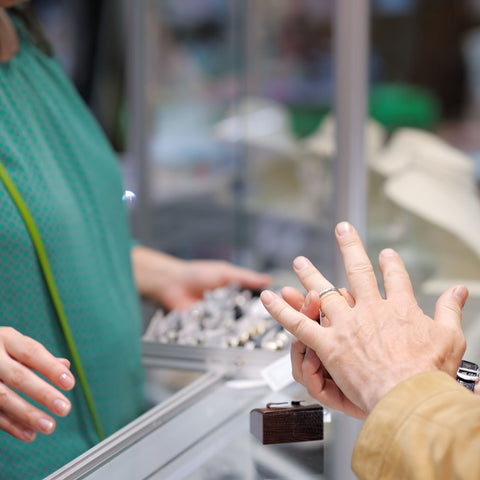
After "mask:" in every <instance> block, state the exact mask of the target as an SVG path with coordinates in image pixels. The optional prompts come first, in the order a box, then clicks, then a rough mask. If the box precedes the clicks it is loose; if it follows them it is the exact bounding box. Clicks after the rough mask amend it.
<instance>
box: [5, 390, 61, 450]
mask: <svg viewBox="0 0 480 480" xmlns="http://www.w3.org/2000/svg"><path fill="white" fill-rule="evenodd" d="M0 412H1V415H2V419H3V423H4V424H6V425H9V428H10V429H13V430H15V431H16V433H15V436H16V437H17V438H18V435H23V436H32V435H31V434H28V435H25V433H21V432H20V430H21V431H22V432H24V431H25V430H26V431H27V432H30V431H32V430H33V431H35V430H36V431H39V432H41V433H44V434H49V433H52V432H53V431H54V430H55V420H54V419H53V418H52V417H50V416H49V415H47V414H46V413H44V412H42V411H41V410H39V409H38V408H36V407H35V406H33V405H31V404H30V403H28V402H27V401H26V400H25V399H23V398H22V397H20V395H18V394H17V393H16V392H14V391H13V390H12V389H10V388H9V387H8V386H7V385H5V383H0ZM67 413H68V412H67ZM21 426H23V427H21ZM19 432H20V433H19ZM27 441H28V439H27Z"/></svg>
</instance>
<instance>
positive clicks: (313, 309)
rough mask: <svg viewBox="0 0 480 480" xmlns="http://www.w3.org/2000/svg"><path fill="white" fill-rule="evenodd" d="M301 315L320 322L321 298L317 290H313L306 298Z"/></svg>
mask: <svg viewBox="0 0 480 480" xmlns="http://www.w3.org/2000/svg"><path fill="white" fill-rule="evenodd" d="M300 313H303V314H304V315H306V316H307V317H308V318H311V319H312V320H318V318H319V316H320V297H319V296H318V293H317V292H316V291H315V290H311V291H310V292H308V293H307V296H306V297H305V302H304V303H303V305H302V307H301V308H300Z"/></svg>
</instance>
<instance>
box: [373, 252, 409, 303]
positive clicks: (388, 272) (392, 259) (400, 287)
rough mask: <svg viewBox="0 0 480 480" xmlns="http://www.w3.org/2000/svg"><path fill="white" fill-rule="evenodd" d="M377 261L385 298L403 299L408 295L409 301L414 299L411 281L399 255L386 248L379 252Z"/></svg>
mask: <svg viewBox="0 0 480 480" xmlns="http://www.w3.org/2000/svg"><path fill="white" fill-rule="evenodd" d="M378 263H379V266H380V270H381V272H382V277H383V287H384V289H385V298H397V299H398V300H400V301H405V299H406V298H407V297H408V299H409V300H410V301H412V300H413V301H415V294H414V293H413V287H412V282H411V281H410V276H409V275H408V272H407V269H406V268H405V264H404V263H403V261H402V259H401V258H400V255H398V253H397V252H395V251H394V250H392V249H391V248H386V249H384V250H382V252H381V253H380V256H379V259H378Z"/></svg>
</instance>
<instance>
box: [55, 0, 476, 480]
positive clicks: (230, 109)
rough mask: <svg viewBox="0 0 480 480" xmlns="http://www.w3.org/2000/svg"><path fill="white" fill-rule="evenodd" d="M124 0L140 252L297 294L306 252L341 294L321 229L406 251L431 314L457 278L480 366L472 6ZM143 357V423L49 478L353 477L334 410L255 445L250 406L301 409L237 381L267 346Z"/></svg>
mask: <svg viewBox="0 0 480 480" xmlns="http://www.w3.org/2000/svg"><path fill="white" fill-rule="evenodd" d="M127 3H128V10H127V11H128V15H127V24H128V32H129V37H128V38H129V42H128V47H129V52H128V54H129V55H128V57H129V61H128V66H129V68H128V75H129V92H128V96H129V100H130V101H129V112H130V121H129V127H130V141H129V149H128V152H127V155H126V158H125V162H124V164H123V166H124V170H125V179H126V186H127V188H129V189H131V190H132V191H134V192H135V194H136V197H137V201H136V203H135V205H134V206H133V209H132V212H131V215H132V216H131V220H132V226H133V229H134V232H135V234H136V236H137V237H138V239H139V240H140V241H142V242H143V243H145V244H147V245H151V246H154V247H158V248H160V249H162V250H164V251H166V252H169V253H172V254H174V255H178V256H180V257H181V258H185V259H190V258H200V257H201V258H217V259H226V260H229V261H233V262H235V263H238V264H241V265H244V266H247V267H251V268H254V269H257V270H262V271H267V272H269V273H271V274H272V275H273V278H274V282H275V285H276V286H283V285H285V284H291V285H294V286H298V285H297V282H296V279H295V278H294V277H293V275H292V273H291V262H292V260H293V258H294V257H295V256H297V255H306V256H308V257H309V258H310V259H311V260H312V261H313V262H314V263H315V264H316V265H317V266H318V267H319V268H320V269H321V271H322V272H323V273H324V274H325V275H326V276H327V277H329V278H330V279H332V280H333V281H334V282H335V283H336V284H338V285H341V284H342V283H343V282H344V280H343V275H342V271H341V268H340V266H339V265H340V264H339V261H338V255H337V253H336V246H335V244H334V239H333V228H334V225H335V223H336V222H337V221H338V220H343V219H348V220H350V221H351V222H352V223H354V224H355V225H356V227H357V229H358V230H359V231H360V232H361V234H362V237H363V238H364V240H365V242H366V245H367V249H368V251H369V254H370V256H371V258H372V260H373V262H374V263H375V259H376V258H377V256H378V253H379V252H380V250H381V249H382V248H384V247H387V246H388V247H393V248H395V249H396V250H397V251H399V253H400V254H401V255H402V258H403V259H404V261H405V263H406V266H407V269H408V270H409V272H410V274H411V278H412V281H413V283H414V286H415V291H416V292H417V299H418V302H419V304H420V305H421V306H422V308H423V309H424V310H425V312H426V313H427V314H429V315H433V310H434V304H435V300H436V298H437V297H438V296H439V294H440V293H441V292H442V291H443V290H444V289H446V288H447V287H448V286H451V285H453V284H456V283H465V284H467V286H468V287H469V290H470V299H469V301H468V302H467V305H466V307H465V312H464V318H463V326H464V328H465V332H466V336H467V353H466V358H469V359H470V360H472V361H477V362H479V361H480V329H479V327H478V325H480V322H478V321H477V320H478V319H479V318H478V311H479V308H478V307H479V305H480V247H479V245H480V243H479V242H478V238H480V224H479V223H478V222H480V211H479V210H480V204H479V201H480V200H479V196H478V180H479V171H480V170H479V168H478V162H479V161H480V160H479V158H480V157H479V152H480V144H479V143H478V142H479V140H478V139H479V138H480V136H479V135H478V132H479V131H480V130H479V129H478V118H479V117H478V115H479V111H480V110H479V105H480V99H479V95H478V91H477V90H478V89H477V88H476V85H478V83H479V82H478V81H477V80H476V79H477V77H478V65H480V57H479V53H478V52H479V48H478V46H479V45H480V42H479V40H478V39H479V38H480V36H479V34H478V31H477V29H478V24H479V23H480V21H479V19H480V14H479V13H478V10H479V7H478V2H475V1H458V0H452V1H447V0H445V1H444V0H442V1H437V2H429V1H422V0H395V1H394V0H371V1H370V2H369V1H367V0H365V1H356V2H351V1H350V0H336V1H334V0H313V1H309V0H302V1H291V0H262V1H254V0H225V1H224V0H182V1H181V2H180V1H178V0H177V1H175V0H142V1H131V2H127ZM465 19H468V22H466V20H465ZM368 40H369V41H370V43H368ZM447 45H450V46H451V48H446V46H447ZM447 53H448V55H447ZM447 57H448V61H447ZM455 85H457V87H455ZM378 278H379V279H380V275H378ZM144 347H145V361H146V366H147V371H148V375H147V378H148V380H149V382H148V384H149V395H151V404H152V410H151V411H149V412H148V413H147V414H145V415H144V416H143V417H141V418H139V419H138V420H137V421H135V422H133V423H132V424H131V425H129V426H127V427H125V429H123V430H121V431H120V432H118V433H117V434H115V435H114V436H112V437H110V438H109V439H107V440H106V441H104V442H102V443H101V444H100V445H98V446H97V447H95V448H94V449H92V450H91V451H89V452H87V453H86V454H84V455H83V456H81V457H79V458H78V459H76V460H75V461H74V462H72V463H71V464H69V465H67V466H66V467H64V468H63V469H61V470H60V471H59V472H57V473H55V474H53V475H52V476H51V477H49V478H51V480H53V479H56V480H59V479H66V478H89V479H93V478H105V476H106V475H107V474H108V475H110V476H114V477H115V478H162V479H163V478H182V479H183V478H188V479H201V478H219V479H221V478H242V479H243V478H251V479H259V478H299V479H301V478H332V479H335V478H341V479H342V480H346V479H348V478H353V474H352V473H351V471H350V468H349V458H350V455H349V450H350V449H351V446H352V445H353V442H354V439H355V437H356V433H357V432H358V431H359V428H360V426H361V424H360V423H359V422H356V421H353V420H349V419H347V418H346V417H344V416H343V415H336V414H333V415H332V416H333V418H332V423H331V425H330V424H329V425H328V429H327V432H326V437H325V440H324V441H323V442H319V443H315V444H312V445H311V446H309V445H306V446H305V445H303V446H300V445H299V446H290V450H289V451H288V452H287V451H283V450H282V449H281V448H270V447H268V448H267V447H265V446H261V445H258V444H256V443H255V442H254V439H253V438H251V436H250V435H249V433H248V419H247V417H248V411H249V410H250V409H251V408H254V407H258V406H261V405H263V404H265V403H266V402H267V401H273V400H272V399H274V400H275V401H276V400H278V398H279V397H280V398H289V399H291V398H292V397H296V398H302V399H304V398H303V395H305V392H304V391H303V390H302V389H300V388H299V387H298V386H296V385H294V384H291V385H289V386H288V387H285V389H283V390H281V391H280V392H276V393H275V392H272V391H271V390H269V389H268V388H267V387H265V386H264V385H263V386H261V385H257V386H256V387H255V386H254V384H251V387H250V388H244V389H237V388H236V387H235V386H234V385H235V383H233V384H232V383H231V382H232V380H233V379H236V380H245V379H249V380H250V381H251V380H252V379H255V378H256V377H258V372H259V370H261V368H263V367H265V366H266V365H268V364H269V363H271V362H272V361H274V360H275V359H276V357H275V354H273V356H272V355H271V354H272V353H273V352H261V351H257V352H255V351H254V352H245V351H244V350H241V349H232V350H225V351H224V352H219V351H217V350H213V351H208V350H201V349H197V348H195V347H185V348H182V349H177V348H170V347H169V346H165V345H157V344H155V343H145V345H144ZM239 356H240V357H241V360H239ZM207 358H210V360H211V361H210V362H205V360H206V359H207ZM213 365H221V366H222V368H227V371H228V372H229V373H228V374H226V373H225V371H224V370H222V369H220V370H218V369H215V368H212V366H213ZM240 367H242V368H240ZM250 367H251V368H250ZM232 372H233V373H232ZM238 385H239V384H237V386H238ZM159 402H160V403H159ZM318 462H320V463H318ZM223 469H225V470H223ZM282 475H283V476H282Z"/></svg>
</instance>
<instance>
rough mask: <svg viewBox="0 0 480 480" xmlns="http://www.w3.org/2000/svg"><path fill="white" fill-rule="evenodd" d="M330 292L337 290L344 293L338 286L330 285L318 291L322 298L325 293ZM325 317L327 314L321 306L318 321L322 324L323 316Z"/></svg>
mask: <svg viewBox="0 0 480 480" xmlns="http://www.w3.org/2000/svg"><path fill="white" fill-rule="evenodd" d="M330 292H337V293H338V294H340V295H342V292H340V290H339V289H338V288H336V287H328V288H324V289H323V290H322V291H321V292H319V293H318V298H322V296H323V295H325V294H326V293H330ZM324 317H325V314H324V313H323V311H322V309H321V308H320V318H319V319H318V323H319V324H320V325H322V318H324Z"/></svg>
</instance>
